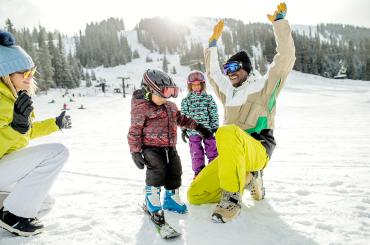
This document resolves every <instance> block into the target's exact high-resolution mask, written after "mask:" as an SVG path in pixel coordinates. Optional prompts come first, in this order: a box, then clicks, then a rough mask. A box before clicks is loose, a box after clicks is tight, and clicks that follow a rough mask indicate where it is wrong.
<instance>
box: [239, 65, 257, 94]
mask: <svg viewBox="0 0 370 245" xmlns="http://www.w3.org/2000/svg"><path fill="white" fill-rule="evenodd" d="M261 77H262V76H261V73H259V71H257V70H254V71H253V73H252V74H251V75H250V76H248V78H247V80H246V81H245V82H244V83H243V84H242V85H241V86H239V87H237V88H234V93H235V92H236V91H239V90H244V89H246V88H247V87H248V86H249V84H251V83H254V82H256V81H257V80H258V79H260V78H261Z"/></svg>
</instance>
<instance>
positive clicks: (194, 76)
mask: <svg viewBox="0 0 370 245" xmlns="http://www.w3.org/2000/svg"><path fill="white" fill-rule="evenodd" d="M195 81H199V82H205V81H206V78H205V77H204V75H203V73H201V72H198V71H197V72H192V73H190V74H189V75H188V83H192V82H195Z"/></svg>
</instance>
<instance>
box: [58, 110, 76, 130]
mask: <svg viewBox="0 0 370 245" xmlns="http://www.w3.org/2000/svg"><path fill="white" fill-rule="evenodd" d="M65 114H66V111H63V112H62V113H61V114H60V115H59V116H58V117H56V118H55V119H56V120H55V124H56V125H57V126H58V127H59V129H62V128H65V129H70V128H72V122H71V116H69V115H67V116H65Z"/></svg>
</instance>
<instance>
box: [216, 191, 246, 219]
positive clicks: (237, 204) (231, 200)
mask: <svg viewBox="0 0 370 245" xmlns="http://www.w3.org/2000/svg"><path fill="white" fill-rule="evenodd" d="M221 193H222V196H221V201H220V202H219V203H218V204H217V205H216V208H215V209H214V210H213V213H212V220H213V221H215V222H219V223H226V222H229V221H230V220H232V219H233V218H236V217H237V216H238V215H239V214H240V211H241V208H242V201H241V200H242V195H241V193H240V192H230V191H225V190H222V189H221Z"/></svg>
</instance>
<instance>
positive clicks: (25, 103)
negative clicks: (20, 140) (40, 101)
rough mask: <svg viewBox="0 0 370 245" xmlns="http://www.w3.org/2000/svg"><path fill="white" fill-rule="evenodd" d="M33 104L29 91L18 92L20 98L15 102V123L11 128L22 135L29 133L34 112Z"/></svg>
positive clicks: (12, 123)
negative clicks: (31, 116)
mask: <svg viewBox="0 0 370 245" xmlns="http://www.w3.org/2000/svg"><path fill="white" fill-rule="evenodd" d="M32 104H33V102H32V100H31V97H30V96H29V95H28V93H27V91H25V90H21V91H19V92H18V98H17V100H16V101H15V102H14V110H13V121H12V122H11V123H10V127H12V129H14V130H15V131H18V132H19V133H21V134H25V133H27V132H28V130H29V128H30V115H31V112H32V111H33V106H32Z"/></svg>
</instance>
